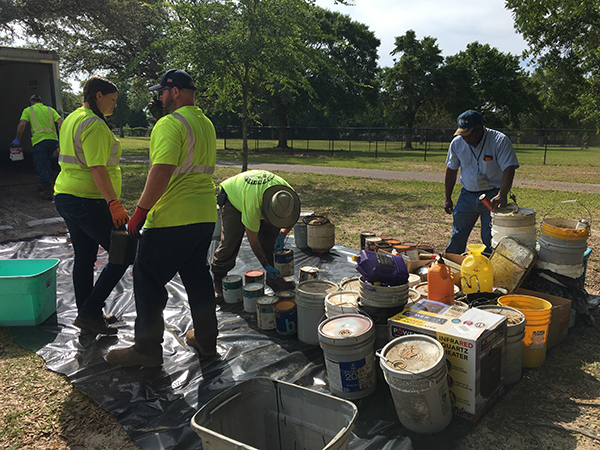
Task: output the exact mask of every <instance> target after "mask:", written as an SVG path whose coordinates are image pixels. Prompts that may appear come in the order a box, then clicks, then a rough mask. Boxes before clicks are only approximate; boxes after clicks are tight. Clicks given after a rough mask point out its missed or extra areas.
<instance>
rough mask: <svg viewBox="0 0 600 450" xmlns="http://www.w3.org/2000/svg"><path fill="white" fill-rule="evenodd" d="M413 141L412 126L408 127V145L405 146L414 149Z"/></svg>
mask: <svg viewBox="0 0 600 450" xmlns="http://www.w3.org/2000/svg"><path fill="white" fill-rule="evenodd" d="M412 141H413V129H412V127H411V128H407V130H406V145H405V146H404V148H409V149H412V148H413V146H412Z"/></svg>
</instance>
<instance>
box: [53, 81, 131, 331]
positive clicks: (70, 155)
mask: <svg viewBox="0 0 600 450" xmlns="http://www.w3.org/2000/svg"><path fill="white" fill-rule="evenodd" d="M116 106H117V86H115V85H114V84H113V83H111V82H110V81H109V80H107V79H106V78H103V77H92V78H90V79H89V80H87V81H86V83H85V85H84V86H83V106H82V107H80V108H78V109H76V110H75V111H73V112H72V113H71V114H69V115H68V116H67V118H66V119H65V122H64V124H63V126H62V130H61V133H60V155H59V156H58V162H59V164H60V167H61V171H60V173H59V174H58V177H57V178H56V184H55V185H54V192H55V194H56V196H55V198H54V204H55V205H56V210H57V211H58V213H59V214H60V215H61V216H62V217H63V219H65V223H66V224H67V228H68V229H69V234H70V235H71V243H72V244H73V251H74V253H75V258H74V260H75V262H74V265H73V287H74V290H75V302H76V303H77V317H76V318H75V321H74V322H73V325H75V326H76V327H78V328H80V329H81V330H82V332H83V334H116V333H117V332H118V329H117V327H115V326H113V325H110V322H115V321H116V320H117V319H116V317H115V316H114V315H113V314H107V315H104V314H103V309H104V305H105V301H106V299H107V298H108V296H109V295H110V293H111V291H112V290H113V289H114V287H115V286H116V285H117V283H118V282H119V280H120V279H121V277H122V276H123V274H124V273H125V271H126V270H127V267H128V265H127V264H115V263H114V262H110V261H109V262H108V263H107V264H106V265H105V266H104V268H103V269H102V273H101V274H100V276H99V277H98V279H97V281H96V283H94V266H95V264H96V259H97V255H98V246H99V245H101V246H102V247H103V248H104V249H105V250H106V251H109V250H110V236H111V231H112V229H113V227H114V228H123V229H124V227H125V224H126V223H127V220H128V219H129V217H128V215H127V211H126V210H125V207H123V205H122V204H121V202H120V201H119V197H120V196H121V168H120V167H119V159H120V157H121V144H120V143H119V141H118V140H117V139H116V138H115V136H114V135H113V133H112V132H111V130H110V128H109V127H108V123H107V121H106V117H105V116H110V115H111V114H112V112H113V110H114V109H115V107H116Z"/></svg>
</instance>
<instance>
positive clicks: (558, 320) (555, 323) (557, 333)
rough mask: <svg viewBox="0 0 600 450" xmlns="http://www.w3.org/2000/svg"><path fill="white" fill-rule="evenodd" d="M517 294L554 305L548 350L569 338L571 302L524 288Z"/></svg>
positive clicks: (519, 289) (549, 329)
mask: <svg viewBox="0 0 600 450" xmlns="http://www.w3.org/2000/svg"><path fill="white" fill-rule="evenodd" d="M515 294H521V295H530V296H532V297H539V298H542V299H544V300H547V301H549V302H550V303H552V315H551V317H550V326H549V327H548V337H547V338H546V349H551V348H552V347H554V346H555V345H556V344H558V343H559V342H562V341H564V340H565V339H566V338H567V335H568V332H569V319H570V317H571V300H569V299H567V298H562V297H557V296H556V295H550V294H544V293H543V292H537V291H530V290H529V289H522V288H518V289H517V290H516V291H515Z"/></svg>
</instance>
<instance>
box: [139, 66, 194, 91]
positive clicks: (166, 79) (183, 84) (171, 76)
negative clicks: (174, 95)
mask: <svg viewBox="0 0 600 450" xmlns="http://www.w3.org/2000/svg"><path fill="white" fill-rule="evenodd" d="M173 87H176V88H179V89H191V90H192V91H195V90H196V85H195V84H194V80H192V77H191V76H190V74H189V73H187V72H186V71H185V70H182V69H171V70H167V71H166V72H165V74H164V75H163V76H162V78H161V80H160V83H159V84H156V85H154V86H152V87H151V88H150V90H151V91H160V90H163V89H168V88H173Z"/></svg>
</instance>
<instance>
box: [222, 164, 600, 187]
mask: <svg viewBox="0 0 600 450" xmlns="http://www.w3.org/2000/svg"><path fill="white" fill-rule="evenodd" d="M217 166H221V167H241V166H242V164H241V163H240V162H237V161H217ZM248 167H249V168H250V169H265V170H269V171H273V170H281V171H283V172H302V173H316V174H321V175H340V176H350V177H362V178H378V179H383V180H409V181H434V182H441V183H443V182H444V174H440V173H432V172H402V171H399V170H379V169H351V168H345V167H325V166H302V165H295V164H275V163H256V162H251V163H249V164H248ZM513 186H514V187H523V188H531V189H544V190H554V191H566V192H589V193H592V194H600V184H591V183H574V182H573V183H572V182H567V181H545V180H526V179H521V178H516V179H515V181H514V182H513Z"/></svg>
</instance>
